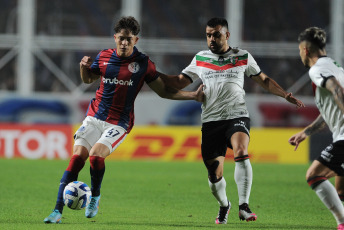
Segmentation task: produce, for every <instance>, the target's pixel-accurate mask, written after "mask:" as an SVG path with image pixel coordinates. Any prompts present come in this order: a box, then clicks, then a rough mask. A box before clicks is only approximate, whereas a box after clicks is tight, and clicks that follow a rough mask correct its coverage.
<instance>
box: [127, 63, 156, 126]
mask: <svg viewBox="0 0 344 230" xmlns="http://www.w3.org/2000/svg"><path fill="white" fill-rule="evenodd" d="M152 71H153V72H154V73H156V70H155V65H154V64H153V62H151V61H150V60H149V59H148V65H147V69H146V72H145V73H144V74H143V76H145V77H142V78H141V80H140V82H139V84H138V87H136V92H135V98H136V96H137V94H138V93H139V92H140V90H141V88H142V86H143V84H144V82H145V80H146V78H147V77H149V78H152V76H151V72H152ZM149 80H151V79H149ZM129 115H130V120H129V126H128V131H127V132H128V133H129V132H130V131H131V129H132V127H133V126H134V122H135V113H134V108H133V110H132V111H131V112H130V114H129Z"/></svg>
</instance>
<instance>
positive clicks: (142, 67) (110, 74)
mask: <svg viewBox="0 0 344 230" xmlns="http://www.w3.org/2000/svg"><path fill="white" fill-rule="evenodd" d="M91 71H92V72H93V73H95V74H99V75H101V81H100V86H99V88H98V89H97V92H96V98H93V99H92V100H91V102H90V105H89V106H88V109H87V112H86V115H87V116H92V117H95V118H97V119H100V120H103V121H106V122H108V123H111V124H114V125H118V126H121V127H123V128H124V129H126V130H127V133H129V132H130V130H131V129H132V127H133V125H134V102H135V99H136V96H137V94H138V93H139V91H140V90H141V88H142V86H143V83H144V82H146V83H150V82H152V81H154V80H155V79H157V77H158V73H157V72H156V68H155V65H154V63H153V62H152V61H151V60H150V59H149V57H148V56H146V55H145V54H143V53H141V52H139V51H138V50H137V48H136V47H134V52H133V53H132V55H130V56H129V57H125V58H123V57H119V56H118V55H117V53H116V49H107V50H103V51H101V52H100V53H99V54H98V55H97V57H96V59H95V60H94V62H93V64H92V65H91Z"/></svg>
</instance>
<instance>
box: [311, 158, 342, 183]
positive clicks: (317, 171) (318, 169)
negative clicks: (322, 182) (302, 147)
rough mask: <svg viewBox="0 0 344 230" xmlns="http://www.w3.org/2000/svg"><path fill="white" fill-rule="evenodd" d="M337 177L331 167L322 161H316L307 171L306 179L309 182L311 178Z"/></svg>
mask: <svg viewBox="0 0 344 230" xmlns="http://www.w3.org/2000/svg"><path fill="white" fill-rule="evenodd" d="M335 175H336V173H335V172H334V171H333V170H332V169H330V168H329V167H327V166H326V165H324V164H323V163H321V162H320V161H318V160H314V161H313V162H312V164H311V166H309V168H308V170H307V173H306V179H307V180H308V179H310V178H313V177H318V176H322V177H326V178H331V177H333V176H335Z"/></svg>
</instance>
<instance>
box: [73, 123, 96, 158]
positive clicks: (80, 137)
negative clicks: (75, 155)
mask: <svg viewBox="0 0 344 230" xmlns="http://www.w3.org/2000/svg"><path fill="white" fill-rule="evenodd" d="M101 135H102V131H101V126H100V125H99V124H98V123H97V119H95V118H93V117H86V118H85V119H84V121H83V122H82V125H81V126H80V127H79V129H78V130H77V131H76V132H75V135H74V146H83V147H85V148H86V149H87V150H88V152H89V151H90V150H91V148H92V146H93V145H94V144H95V143H96V142H97V141H98V140H99V138H100V137H101ZM77 150H78V148H77ZM74 152H75V151H74Z"/></svg>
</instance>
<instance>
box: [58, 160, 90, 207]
mask: <svg viewBox="0 0 344 230" xmlns="http://www.w3.org/2000/svg"><path fill="white" fill-rule="evenodd" d="M84 165H85V161H84V160H83V159H82V158H81V157H80V156H79V155H73V156H72V158H71V159H70V161H69V165H68V167H67V169H66V171H65V172H64V173H63V176H62V178H61V180H60V186H59V191H58V193H57V200H56V205H55V209H57V210H59V212H60V213H62V211H63V206H64V203H63V190H64V188H65V187H66V186H67V184H69V183H70V182H72V181H76V180H77V179H78V175H79V172H80V170H81V169H82V168H83V167H84Z"/></svg>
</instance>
